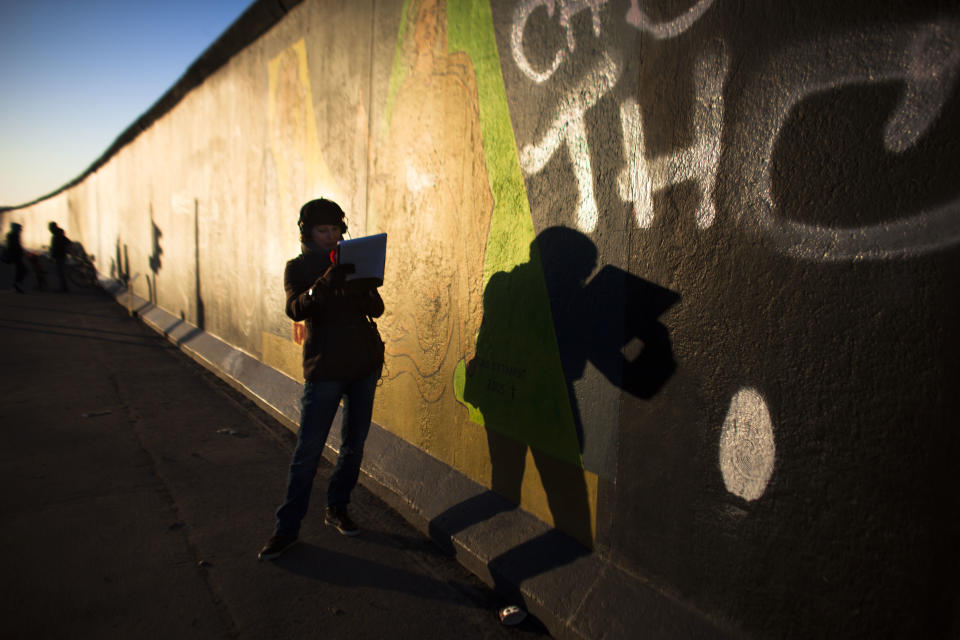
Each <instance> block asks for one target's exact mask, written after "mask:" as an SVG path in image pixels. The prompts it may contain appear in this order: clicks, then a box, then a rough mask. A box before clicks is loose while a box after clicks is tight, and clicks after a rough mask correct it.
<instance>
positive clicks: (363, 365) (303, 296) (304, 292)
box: [283, 245, 383, 380]
mask: <svg viewBox="0 0 960 640" xmlns="http://www.w3.org/2000/svg"><path fill="white" fill-rule="evenodd" d="M329 266H330V258H329V256H328V255H326V254H325V252H323V251H321V250H319V249H317V250H311V248H310V247H309V246H307V245H304V249H303V253H302V254H300V255H299V256H297V257H296V258H294V259H293V260H290V261H289V262H288V263H287V267H286V269H285V270H284V273H283V288H284V290H285V291H286V294H287V305H286V312H287V316H289V317H290V318H291V319H292V320H294V321H295V322H300V321H301V320H302V321H304V323H305V324H306V328H307V337H306V341H305V342H304V343H303V377H304V379H306V380H355V379H357V378H362V377H364V376H366V375H368V374H370V373H372V372H373V371H374V370H377V369H379V368H380V367H381V366H382V365H383V342H382V341H381V340H380V335H379V334H378V333H377V329H376V325H375V324H373V323H372V322H371V321H370V320H369V319H368V317H369V318H378V317H380V316H381V315H383V300H382V299H381V298H380V294H379V293H377V290H376V289H375V288H372V287H356V288H353V287H351V285H350V283H348V284H347V285H346V286H345V287H343V288H332V287H330V286H327V285H325V284H322V283H317V279H318V278H320V276H322V275H323V274H324V272H325V271H326V270H327V268H328V267H329ZM311 287H312V288H313V295H312V296H311V295H310V294H309V293H308V291H309V290H310V288H311Z"/></svg>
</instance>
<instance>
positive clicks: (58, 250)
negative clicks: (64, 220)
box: [47, 222, 70, 293]
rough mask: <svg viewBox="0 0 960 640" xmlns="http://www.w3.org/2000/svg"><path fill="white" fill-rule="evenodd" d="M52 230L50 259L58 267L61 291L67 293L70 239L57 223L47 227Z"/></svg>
mask: <svg viewBox="0 0 960 640" xmlns="http://www.w3.org/2000/svg"><path fill="white" fill-rule="evenodd" d="M47 228H48V229H50V233H51V234H52V235H51V236H50V257H51V258H53V261H54V262H55V263H56V265H57V278H59V279H60V291H63V292H65V293H66V292H67V291H69V289H68V288H67V253H69V250H70V239H69V238H67V234H66V232H64V230H63V229H61V228H60V225H58V224H57V223H56V222H51V223H50V224H48V225H47Z"/></svg>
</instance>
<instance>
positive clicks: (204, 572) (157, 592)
mask: <svg viewBox="0 0 960 640" xmlns="http://www.w3.org/2000/svg"><path fill="white" fill-rule="evenodd" d="M11 272H12V269H11V268H10V267H8V266H7V265H3V266H2V267H0V362H2V370H0V371H2V372H0V389H2V392H0V434H2V438H3V440H2V446H0V514H2V515H0V517H2V527H0V545H2V548H3V549H5V552H6V560H5V562H4V567H3V572H2V573H3V580H2V582H0V584H2V589H3V592H2V594H0V629H2V632H0V636H2V637H11V638H13V637H34V638H46V637H50V638H65V637H69V638H130V637H137V638H211V637H213V638H215V637H229V638H308V637H309V638H326V639H335V638H437V637H445V638H446V637H463V638H533V637H541V636H544V635H545V631H544V630H543V627H542V626H541V625H539V624H538V623H537V622H536V621H535V620H533V619H531V618H528V620H527V621H526V622H524V623H523V624H521V625H520V626H518V627H513V628H508V627H504V626H502V625H500V624H499V622H498V620H497V610H498V608H499V607H500V606H503V605H504V604H507V603H505V602H503V601H502V600H501V599H500V598H499V597H498V596H496V595H495V594H494V593H493V592H491V591H490V590H489V589H488V588H487V587H486V586H485V585H483V583H481V582H480V581H479V580H477V579H476V578H475V577H474V576H473V575H472V574H470V573H469V572H467V571H466V570H465V569H464V568H463V567H461V566H460V565H458V564H457V563H456V562H455V561H454V560H452V559H451V558H449V557H448V556H445V555H444V554H443V553H441V552H440V551H439V550H438V548H437V547H436V546H435V545H434V544H433V543H431V542H430V541H429V540H427V539H426V538H424V537H423V536H422V535H420V534H419V533H418V532H417V531H416V530H415V529H413V528H412V527H411V526H409V525H408V524H407V523H406V521H404V520H403V519H402V518H401V517H399V516H398V515H397V514H396V513H395V512H393V511H391V510H390V509H389V508H388V507H387V506H386V505H385V504H384V503H383V502H381V501H380V500H379V499H378V498H376V497H375V496H373V495H372V494H371V493H370V492H369V491H367V490H366V489H365V488H364V487H362V486H361V487H358V488H357V490H356V491H355V492H354V497H353V503H352V504H351V511H352V514H353V515H354V519H355V520H357V521H358V524H360V526H361V527H362V528H363V532H362V534H361V535H360V536H359V537H357V538H346V537H343V536H341V535H339V534H338V533H337V532H336V531H335V530H333V529H332V528H329V527H325V526H324V525H323V518H322V509H321V508H320V507H321V506H322V504H323V491H324V488H325V486H326V479H327V477H328V475H329V472H330V466H329V465H328V464H326V463H324V464H323V466H322V468H321V471H320V474H319V477H318V479H317V483H316V485H315V489H314V502H313V507H312V509H311V511H310V512H309V513H308V515H307V518H306V520H305V522H304V526H303V530H302V532H301V540H300V542H299V543H298V544H297V545H296V546H295V547H293V548H291V550H290V551H288V552H287V554H285V555H284V556H283V557H281V558H280V559H279V560H277V561H276V562H259V561H258V560H257V557H256V554H257V551H258V550H259V548H260V546H261V545H262V544H263V543H264V542H265V541H266V539H267V537H269V535H270V533H271V529H272V525H273V512H274V510H275V509H276V507H277V504H278V502H279V500H280V499H281V497H282V493H283V489H284V480H285V476H286V467H287V464H288V461H289V456H290V453H291V451H292V448H293V435H292V434H291V433H290V432H289V431H288V430H287V429H285V428H284V427H283V426H282V425H280V424H279V423H277V422H275V421H274V420H273V419H272V418H271V417H269V416H268V415H267V414H265V413H264V412H262V411H261V410H260V409H258V408H257V407H256V406H255V405H254V404H253V403H252V402H250V401H249V400H247V399H246V398H245V397H243V396H241V395H240V394H238V393H237V392H236V391H234V390H233V389H231V388H230V387H229V386H227V385H226V384H225V383H223V382H222V381H220V380H219V379H218V378H216V377H215V376H213V375H212V374H211V373H209V372H208V371H206V370H205V369H203V368H202V367H200V366H199V365H198V364H196V363H195V362H194V361H192V360H190V359H189V358H188V357H186V356H185V355H184V354H182V353H181V352H180V351H179V350H177V349H176V348H175V347H173V346H172V345H170V344H169V343H168V342H167V341H165V340H164V339H163V338H162V337H160V336H158V335H157V334H156V333H154V332H152V331H150V330H149V329H147V328H146V327H144V326H142V325H141V324H140V323H139V322H137V321H136V320H134V319H132V318H130V317H129V316H128V315H127V313H126V311H125V310H124V309H123V308H122V307H120V306H119V305H118V304H116V303H115V302H114V301H113V300H112V299H110V298H109V297H107V296H106V295H104V294H102V293H99V292H94V291H84V292H76V291H75V292H72V293H70V294H59V293H52V292H36V291H30V292H28V293H27V294H24V295H21V294H17V293H15V292H14V291H13V290H12V289H11V288H10V286H11ZM28 284H31V285H32V282H31V281H28Z"/></svg>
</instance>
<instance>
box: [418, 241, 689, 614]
mask: <svg viewBox="0 0 960 640" xmlns="http://www.w3.org/2000/svg"><path fill="white" fill-rule="evenodd" d="M597 255H598V252H597V248H596V246H595V245H594V244H593V242H592V241H591V240H590V239H589V238H588V237H587V236H585V235H584V234H582V233H580V232H578V231H575V230H573V229H569V228H566V227H551V228H548V229H546V230H544V231H543V232H541V233H540V234H539V235H538V236H537V238H536V239H535V240H534V241H533V242H532V243H531V245H530V260H529V261H528V262H526V263H523V264H521V265H518V266H517V267H515V268H514V269H513V270H511V271H510V272H498V273H496V274H494V275H493V276H492V277H491V279H490V281H489V283H488V285H487V287H486V289H485V290H484V295H483V322H482V323H481V326H480V331H479V333H478V336H477V348H476V354H475V357H474V358H473V360H471V361H470V362H469V363H468V365H467V375H466V380H465V383H464V390H463V399H464V400H465V401H466V402H467V403H469V404H470V405H472V406H473V407H474V410H475V411H479V413H481V414H482V416H483V418H482V419H483V423H484V425H485V427H486V431H487V443H488V448H489V452H490V462H491V468H492V477H491V485H492V491H488V492H485V493H482V494H480V495H478V496H475V497H474V498H471V499H469V500H467V501H465V502H462V503H460V504H458V505H455V506H454V507H451V508H450V509H448V510H447V511H445V512H444V513H443V514H441V515H440V516H438V517H437V518H435V519H434V520H433V521H432V522H431V533H432V535H433V537H434V539H436V540H438V541H440V542H441V544H442V545H444V546H448V550H451V551H452V548H453V547H452V543H451V542H450V538H451V536H452V535H454V534H456V533H458V532H460V531H463V530H465V529H467V528H469V527H471V526H473V525H474V524H477V523H479V522H482V521H485V520H488V519H489V518H492V517H493V516H495V515H497V514H498V513H502V512H504V511H508V510H511V509H514V508H516V505H518V504H519V503H520V497H521V486H522V484H523V476H524V472H525V466H526V461H527V454H528V452H529V454H530V457H531V458H532V459H533V462H534V464H535V466H536V468H537V471H538V473H539V475H540V479H541V481H542V486H543V490H544V494H545V497H546V501H547V505H548V508H549V511H550V514H551V516H552V518H553V521H554V526H555V529H554V530H552V531H550V532H548V533H547V534H544V535H541V536H537V537H535V538H534V539H532V540H529V541H527V542H524V543H522V544H520V545H517V546H515V547H513V548H512V549H510V550H509V551H507V552H505V553H503V554H501V556H499V557H497V558H495V559H494V560H493V561H491V562H490V564H489V569H490V572H491V574H492V575H493V577H494V580H495V581H496V582H497V583H498V584H497V587H498V590H500V591H505V592H506V594H507V595H512V596H513V597H514V598H516V599H521V600H522V598H521V597H520V594H519V591H518V587H519V585H520V583H521V582H522V581H523V580H524V579H526V578H529V577H532V576H534V575H538V574H540V573H543V572H545V571H547V570H549V569H551V568H554V567H557V566H561V565H563V564H566V563H569V562H572V561H573V560H574V559H575V558H577V557H579V556H581V555H585V554H586V553H588V552H589V547H590V546H591V545H592V540H593V527H592V524H593V522H592V520H593V518H592V516H591V510H590V505H589V498H588V490H587V486H586V481H585V478H584V474H583V468H582V452H583V448H584V443H585V442H586V440H587V438H589V437H590V435H591V434H590V433H585V430H584V422H583V419H582V417H581V412H580V407H579V403H578V400H577V395H576V393H575V389H574V383H575V382H576V381H577V380H579V379H580V378H582V377H583V375H584V371H585V369H586V366H587V363H588V362H590V363H592V365H593V366H594V367H595V368H596V369H597V370H598V371H600V373H601V374H603V376H604V377H605V378H606V379H607V380H609V381H610V382H611V383H612V384H614V385H616V386H617V387H619V388H620V389H622V390H624V391H626V392H628V393H630V394H632V395H634V396H637V397H640V398H650V397H652V396H654V395H655V394H656V393H657V392H658V391H659V390H660V389H661V388H662V387H663V385H664V384H665V383H666V381H667V380H668V379H669V378H670V376H671V375H672V374H673V372H674V370H675V368H676V363H675V361H674V358H673V351H672V348H671V345H670V338H669V332H668V330H667V328H666V327H665V326H664V325H663V324H662V323H661V322H660V316H661V315H662V314H663V313H664V312H665V311H666V310H667V309H669V308H670V307H671V306H673V305H674V304H676V303H677V302H678V301H679V299H680V296H679V294H677V293H676V292H673V291H670V290H669V289H666V288H664V287H661V286H659V285H656V284H653V283H651V282H648V281H646V280H643V279H642V278H639V277H637V276H634V275H632V274H630V273H628V272H626V271H623V270H621V269H618V268H616V267H613V266H610V265H606V266H604V267H602V268H601V269H600V270H599V271H598V272H597V273H596V275H595V276H594V277H593V278H590V280H589V282H587V280H588V278H589V277H590V274H591V273H593V272H594V271H595V270H596V267H597ZM561 531H562V532H565V533H560V532H561ZM570 537H572V538H574V539H576V540H579V541H580V542H581V543H582V544H577V543H575V542H573V540H571V539H570ZM584 545H586V546H584ZM506 576H509V580H506V579H504V580H501V579H500V578H502V577H503V578H505V577H506ZM508 584H510V585H515V586H513V587H508V586H507V585H508Z"/></svg>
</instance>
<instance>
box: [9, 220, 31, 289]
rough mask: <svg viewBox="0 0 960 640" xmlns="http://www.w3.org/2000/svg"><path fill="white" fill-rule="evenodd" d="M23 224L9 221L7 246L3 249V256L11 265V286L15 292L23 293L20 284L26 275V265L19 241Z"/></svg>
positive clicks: (21, 244)
mask: <svg viewBox="0 0 960 640" xmlns="http://www.w3.org/2000/svg"><path fill="white" fill-rule="evenodd" d="M22 230H23V225H21V224H20V223H19V222H11V223H10V231H8V232H7V240H6V242H7V246H6V247H5V249H4V252H5V253H4V258H5V259H6V261H7V262H9V263H11V264H12V265H13V288H14V290H15V291H16V292H17V293H23V287H21V286H20V284H21V283H22V282H23V279H24V278H25V277H27V265H25V264H24V263H23V243H22V242H21V241H20V233H21V231H22Z"/></svg>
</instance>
